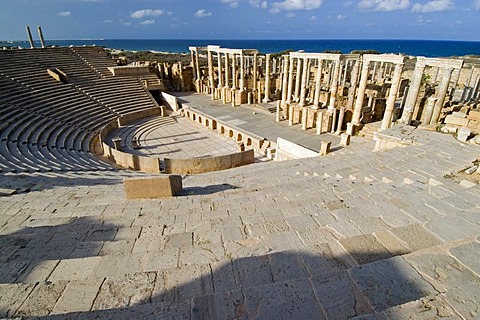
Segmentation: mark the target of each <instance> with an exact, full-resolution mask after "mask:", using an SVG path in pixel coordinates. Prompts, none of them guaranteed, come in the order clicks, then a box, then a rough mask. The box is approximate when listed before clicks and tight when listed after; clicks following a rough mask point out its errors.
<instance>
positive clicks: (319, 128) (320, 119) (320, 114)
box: [316, 111, 323, 135]
mask: <svg viewBox="0 0 480 320" xmlns="http://www.w3.org/2000/svg"><path fill="white" fill-rule="evenodd" d="M316 126H317V135H318V134H321V133H322V126H323V112H322V111H319V112H317V123H316Z"/></svg>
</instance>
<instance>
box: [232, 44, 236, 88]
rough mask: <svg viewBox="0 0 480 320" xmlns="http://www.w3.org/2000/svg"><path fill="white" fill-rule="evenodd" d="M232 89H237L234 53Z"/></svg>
mask: <svg viewBox="0 0 480 320" xmlns="http://www.w3.org/2000/svg"><path fill="white" fill-rule="evenodd" d="M232 89H237V55H236V54H235V53H234V54H233V60H232Z"/></svg>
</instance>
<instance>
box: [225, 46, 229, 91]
mask: <svg viewBox="0 0 480 320" xmlns="http://www.w3.org/2000/svg"><path fill="white" fill-rule="evenodd" d="M229 59H230V56H229V54H228V53H227V52H225V87H226V88H229V87H230V61H229Z"/></svg>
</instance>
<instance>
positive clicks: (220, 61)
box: [217, 52, 223, 88]
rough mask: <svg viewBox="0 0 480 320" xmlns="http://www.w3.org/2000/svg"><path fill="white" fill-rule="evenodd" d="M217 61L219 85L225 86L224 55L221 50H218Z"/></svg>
mask: <svg viewBox="0 0 480 320" xmlns="http://www.w3.org/2000/svg"><path fill="white" fill-rule="evenodd" d="M217 62H218V87H219V88H221V87H223V74H222V57H221V55H220V52H217Z"/></svg>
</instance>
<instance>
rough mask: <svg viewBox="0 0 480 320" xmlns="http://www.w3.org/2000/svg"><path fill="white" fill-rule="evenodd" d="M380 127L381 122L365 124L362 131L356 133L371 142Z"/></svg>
mask: <svg viewBox="0 0 480 320" xmlns="http://www.w3.org/2000/svg"><path fill="white" fill-rule="evenodd" d="M381 125H382V122H381V121H377V122H370V123H367V124H365V125H364V126H363V128H362V130H360V131H359V132H358V135H359V136H361V137H365V138H367V139H370V140H373V138H374V134H375V132H377V131H378V129H379V128H380V126H381Z"/></svg>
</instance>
